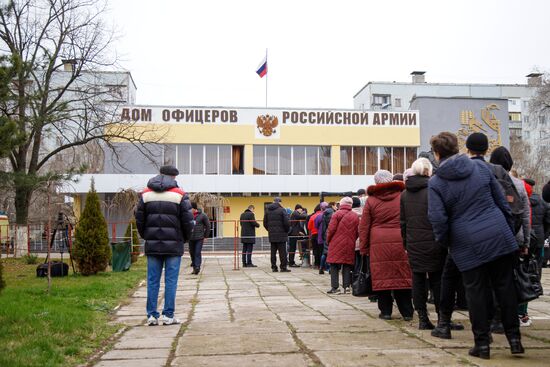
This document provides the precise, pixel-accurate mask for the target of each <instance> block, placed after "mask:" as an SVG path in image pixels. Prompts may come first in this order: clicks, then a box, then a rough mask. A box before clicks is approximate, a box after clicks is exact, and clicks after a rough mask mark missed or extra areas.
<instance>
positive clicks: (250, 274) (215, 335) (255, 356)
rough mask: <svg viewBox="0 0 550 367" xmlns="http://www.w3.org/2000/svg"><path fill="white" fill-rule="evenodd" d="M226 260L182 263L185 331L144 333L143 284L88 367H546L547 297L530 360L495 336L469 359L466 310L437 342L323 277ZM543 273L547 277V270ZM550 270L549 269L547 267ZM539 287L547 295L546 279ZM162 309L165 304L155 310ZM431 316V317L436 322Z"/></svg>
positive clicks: (534, 308) (549, 281)
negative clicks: (485, 356) (195, 268)
mask: <svg viewBox="0 0 550 367" xmlns="http://www.w3.org/2000/svg"><path fill="white" fill-rule="evenodd" d="M232 260H233V259H232V257H207V258H205V259H204V265H203V269H202V272H201V274H200V275H198V276H196V275H190V274H189V273H190V271H191V269H190V268H189V267H188V265H189V261H188V258H187V257H186V258H185V259H184V261H183V262H182V268H181V272H180V282H179V286H178V293H177V299H176V304H177V308H176V313H177V316H178V317H179V318H180V319H181V320H182V322H183V323H182V324H181V325H175V326H157V327H147V326H144V325H145V316H144V312H145V297H146V288H145V286H142V287H140V288H139V289H138V290H137V291H136V293H135V294H134V295H133V297H131V299H130V301H129V303H128V304H127V305H125V306H123V307H121V308H120V309H119V310H118V312H117V314H116V318H115V320H114V321H113V322H116V323H122V324H126V325H127V329H126V330H125V331H124V332H123V333H122V334H121V335H120V336H119V337H118V339H117V340H116V342H115V344H114V345H113V346H112V349H110V350H109V351H107V352H105V353H104V354H103V355H101V357H100V358H99V359H98V360H97V361H96V363H95V364H94V365H95V366H98V367H112V366H121V367H123V366H134V367H139V366H150V367H154V366H188V365H191V366H194V367H199V366H209V367H211V366H239V367H247V366H286V367H289V366H292V367H298V366H366V365H369V366H428V365H429V366H442V365H445V366H464V365H466V366H517V365H521V366H548V365H550V297H548V296H543V297H541V298H540V299H539V300H537V301H535V302H532V303H531V304H530V305H529V314H530V316H531V317H532V318H533V319H534V322H533V326H531V327H527V328H522V330H521V331H522V335H523V344H524V346H525V347H526V349H527V353H526V354H525V355H524V356H521V357H513V356H512V355H511V354H510V352H509V350H508V349H507V343H506V340H505V337H504V336H502V335H495V336H494V339H495V340H494V343H493V345H492V347H491V360H489V361H484V360H481V359H478V358H472V357H470V356H468V348H469V347H471V346H472V345H473V336H472V333H471V331H470V330H469V323H468V321H467V313H466V312H455V315H454V318H455V319H461V321H463V322H464V323H465V325H466V330H465V331H459V332H453V339H451V340H442V339H437V338H433V337H432V336H431V335H430V332H429V331H420V330H418V329H417V326H418V321H417V319H416V318H415V319H414V320H413V321H411V322H405V321H403V320H402V319H401V318H400V315H399V312H398V311H397V308H396V307H394V313H393V318H394V319H393V320H391V321H382V320H379V319H378V313H379V312H378V308H377V306H376V303H371V302H369V300H368V299H367V298H357V297H353V296H352V295H350V294H340V295H335V296H329V295H327V294H326V291H327V290H328V289H329V288H330V286H329V283H330V280H329V277H330V276H329V275H328V274H325V275H319V274H317V272H316V271H314V270H313V269H302V268H292V272H291V273H272V272H271V268H270V265H269V259H268V257H266V256H262V255H257V256H255V257H254V261H255V262H256V264H257V265H259V267H258V268H244V269H241V270H237V271H234V270H232V269H233V263H232ZM544 270H545V271H546V270H547V269H544ZM548 270H550V269H548ZM544 275H545V276H544V277H543V283H544V285H545V289H547V290H548V291H550V272H547V271H546V272H545V274H544ZM160 304H162V302H160ZM436 318H437V317H436V315H435V312H434V311H433V309H432V311H431V319H432V320H433V321H434V322H435V320H436Z"/></svg>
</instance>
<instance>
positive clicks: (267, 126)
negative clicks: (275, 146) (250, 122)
mask: <svg viewBox="0 0 550 367" xmlns="http://www.w3.org/2000/svg"><path fill="white" fill-rule="evenodd" d="M278 125H279V119H278V118H277V116H273V115H260V116H258V118H257V119H256V126H257V128H258V130H259V131H260V134H262V135H263V136H271V135H273V134H275V133H276V132H277V130H275V128H276V127H277V126H278Z"/></svg>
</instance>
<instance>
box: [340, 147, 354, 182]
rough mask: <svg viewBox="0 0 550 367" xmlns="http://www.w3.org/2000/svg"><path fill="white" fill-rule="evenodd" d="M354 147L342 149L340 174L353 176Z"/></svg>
mask: <svg viewBox="0 0 550 367" xmlns="http://www.w3.org/2000/svg"><path fill="white" fill-rule="evenodd" d="M352 149H353V147H342V146H341V147H340V174H341V175H351V174H353V171H352V169H351V165H352V162H353V156H352Z"/></svg>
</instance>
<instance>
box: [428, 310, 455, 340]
mask: <svg viewBox="0 0 550 367" xmlns="http://www.w3.org/2000/svg"><path fill="white" fill-rule="evenodd" d="M432 336H435V337H436V338H440V339H451V319H450V317H447V316H443V315H441V314H440V315H439V319H438V320H437V326H436V327H435V328H434V329H433V330H432Z"/></svg>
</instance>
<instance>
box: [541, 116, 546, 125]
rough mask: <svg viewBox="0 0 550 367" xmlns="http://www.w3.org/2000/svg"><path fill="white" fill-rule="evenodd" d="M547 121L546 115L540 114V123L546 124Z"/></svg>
mask: <svg viewBox="0 0 550 367" xmlns="http://www.w3.org/2000/svg"><path fill="white" fill-rule="evenodd" d="M545 123H546V116H545V115H540V116H539V124H541V125H544V124H545Z"/></svg>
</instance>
